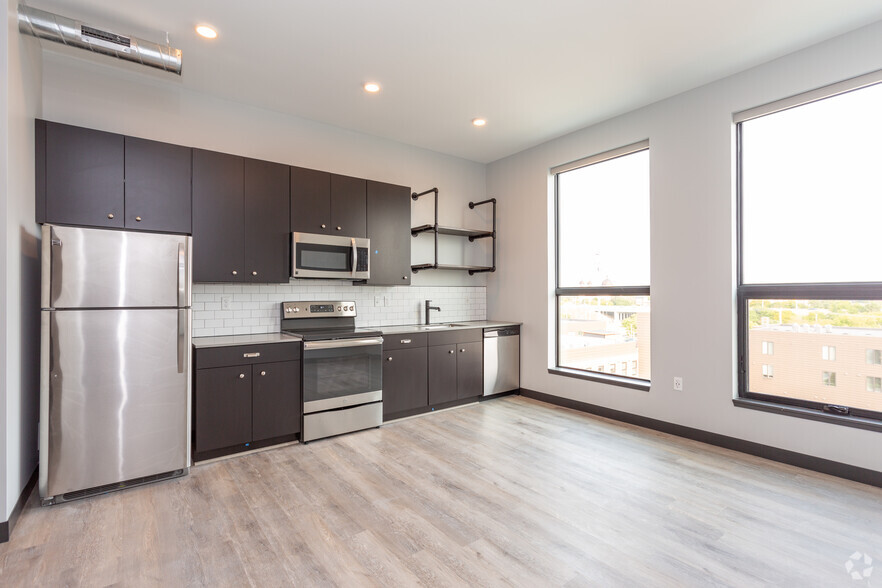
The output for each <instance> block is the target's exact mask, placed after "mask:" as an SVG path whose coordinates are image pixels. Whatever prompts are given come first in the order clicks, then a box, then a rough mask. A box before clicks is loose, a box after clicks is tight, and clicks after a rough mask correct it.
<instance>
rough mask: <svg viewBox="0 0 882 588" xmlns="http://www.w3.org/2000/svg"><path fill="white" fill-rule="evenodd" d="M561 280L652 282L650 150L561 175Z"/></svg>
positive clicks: (570, 283)
mask: <svg viewBox="0 0 882 588" xmlns="http://www.w3.org/2000/svg"><path fill="white" fill-rule="evenodd" d="M558 189H559V191H558V195H559V199H558V204H559V207H560V209H559V213H558V218H559V222H560V233H559V234H560V267H561V270H560V285H561V286H579V285H580V284H579V282H581V281H584V282H588V281H590V282H591V285H592V286H600V285H601V284H602V282H603V281H604V280H605V279H607V278H609V280H611V281H612V285H614V286H648V285H649V150H648V149H646V150H643V151H638V152H637V153H632V154H630V155H625V156H623V157H618V158H616V159H610V160H607V161H603V162H600V163H596V164H594V165H589V166H586V167H582V168H579V169H575V170H573V171H569V172H565V173H562V174H560V176H559V184H558Z"/></svg>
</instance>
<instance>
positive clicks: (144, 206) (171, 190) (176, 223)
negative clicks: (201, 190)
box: [125, 137, 193, 234]
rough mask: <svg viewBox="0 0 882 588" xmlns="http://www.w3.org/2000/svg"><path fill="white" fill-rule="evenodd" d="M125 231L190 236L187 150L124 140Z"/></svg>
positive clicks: (190, 159)
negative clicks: (127, 229) (131, 229)
mask: <svg viewBox="0 0 882 588" xmlns="http://www.w3.org/2000/svg"><path fill="white" fill-rule="evenodd" d="M125 148H126V228H134V229H142V230H144V231H162V232H169V233H186V234H189V233H191V232H192V226H191V216H192V215H191V211H192V203H191V199H190V192H191V180H192V171H193V170H192V152H193V150H192V149H190V148H189V147H181V146H180V145H170V144H169V143H160V142H158V141H148V140H146V139H138V138H136V137H126V138H125Z"/></svg>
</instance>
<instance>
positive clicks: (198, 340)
mask: <svg viewBox="0 0 882 588" xmlns="http://www.w3.org/2000/svg"><path fill="white" fill-rule="evenodd" d="M433 324H441V325H444V324H450V323H433ZM453 324H455V325H456V326H455V327H449V328H446V329H432V330H425V329H421V328H420V327H422V326H423V325H394V326H390V327H384V326H382V325H381V326H375V327H364V330H369V331H382V332H383V334H384V335H398V334H401V333H437V332H439V331H440V332H445V331H461V330H463V329H490V328H494V327H513V326H516V325H521V324H522V323H519V322H516V321H462V322H456V323H453ZM301 340H302V339H301V338H300V337H298V336H296V335H290V334H288V333H262V334H256V335H225V336H220V337H194V338H193V347H196V348H197V349H198V348H204V347H229V346H233V345H264V344H266V343H291V342H297V341H301Z"/></svg>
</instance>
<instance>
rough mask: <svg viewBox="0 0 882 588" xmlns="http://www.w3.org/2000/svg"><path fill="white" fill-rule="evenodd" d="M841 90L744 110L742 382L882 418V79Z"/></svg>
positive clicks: (745, 392) (749, 390) (765, 396)
mask: <svg viewBox="0 0 882 588" xmlns="http://www.w3.org/2000/svg"><path fill="white" fill-rule="evenodd" d="M836 90H837V91H839V92H841V93H838V94H834V93H833V92H831V94H832V95H827V96H823V95H818V94H814V95H813V96H816V97H817V98H816V99H815V101H808V100H807V101H806V103H803V104H800V100H799V99H798V98H796V99H793V100H791V101H789V103H788V104H785V105H784V106H783V107H782V108H784V109H778V108H776V106H775V105H774V104H773V105H770V107H769V109H768V112H766V113H763V112H758V113H757V112H754V113H752V114H750V115H749V116H748V117H746V118H744V119H743V120H739V116H738V115H736V122H737V123H738V132H739V144H740V149H739V153H740V161H739V172H740V173H739V193H740V202H739V206H740V213H741V214H740V221H741V222H740V226H739V230H740V233H741V251H740V256H741V257H740V260H741V268H740V269H741V281H740V283H739V286H738V294H739V321H740V323H741V325H742V329H741V332H746V333H747V341H742V342H741V343H740V344H741V345H742V347H741V361H740V371H741V387H740V390H741V396H746V397H749V398H755V399H759V400H771V401H780V402H783V401H784V400H783V399H792V402H791V401H788V402H790V403H793V404H798V405H803V406H806V407H808V408H820V409H824V408H825V407H826V408H830V407H829V405H835V406H836V407H847V408H848V410H849V411H850V413H851V414H857V415H858V416H869V417H871V418H880V416H882V389H880V388H882V386H877V382H880V383H882V264H880V263H879V261H878V259H877V256H876V251H877V250H878V235H879V229H878V225H879V219H880V218H882V174H880V173H879V169H880V161H882V143H880V142H879V132H880V131H882V109H880V108H879V104H882V84H877V85H869V86H864V87H859V88H858V89H850V88H842V87H838V88H837V89H836ZM847 90H850V91H847ZM819 92H820V93H821V94H823V92H821V91H819ZM758 110H762V109H758ZM858 298H863V299H858ZM745 356H746V357H745ZM776 399H781V400H776ZM837 412H839V411H838V410H837Z"/></svg>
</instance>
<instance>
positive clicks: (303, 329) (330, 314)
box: [282, 300, 383, 341]
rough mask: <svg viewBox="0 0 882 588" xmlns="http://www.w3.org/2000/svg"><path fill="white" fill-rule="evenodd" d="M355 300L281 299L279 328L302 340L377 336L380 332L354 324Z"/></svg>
mask: <svg viewBox="0 0 882 588" xmlns="http://www.w3.org/2000/svg"><path fill="white" fill-rule="evenodd" d="M356 313H357V311H356V310H355V302H354V301H351V300H316V301H293V302H283V303H282V331H284V332H286V333H291V334H293V335H298V336H300V337H302V338H303V340H304V341H325V340H331V339H355V338H358V337H379V336H381V335H382V334H383V333H382V332H381V331H376V330H372V329H359V328H356V326H355V316H356Z"/></svg>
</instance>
